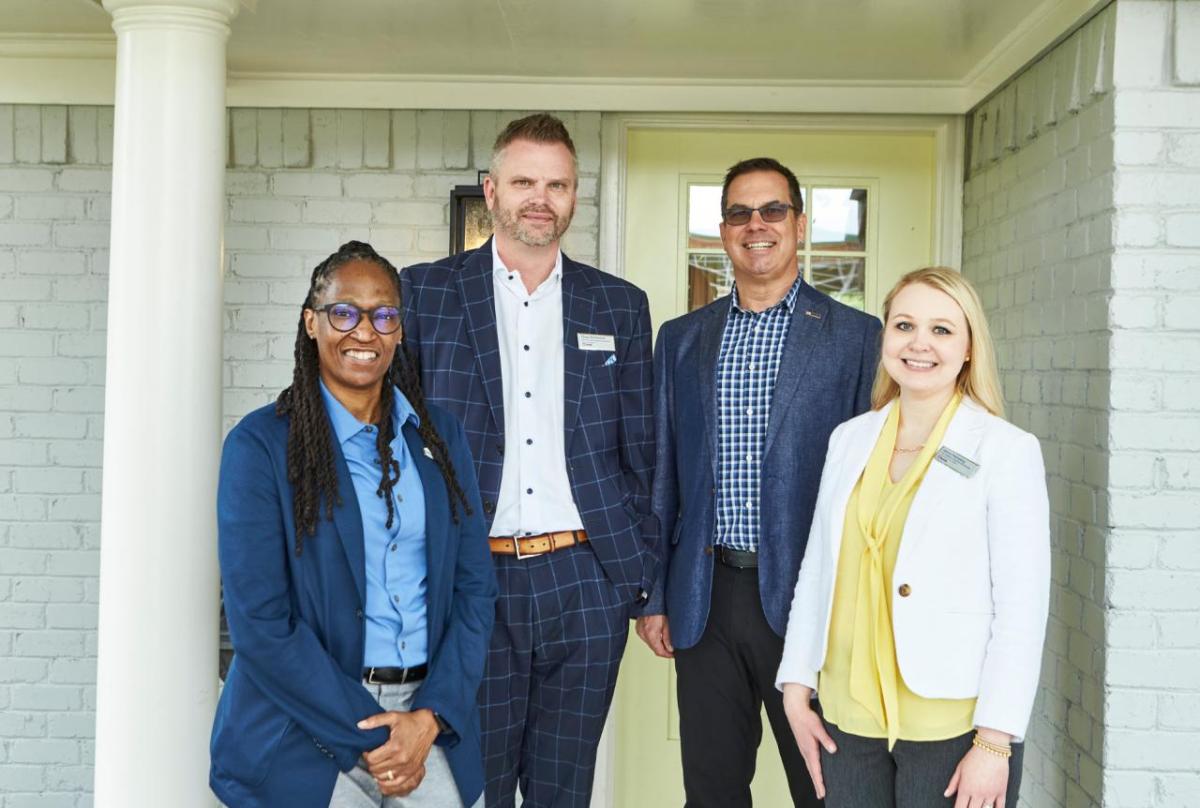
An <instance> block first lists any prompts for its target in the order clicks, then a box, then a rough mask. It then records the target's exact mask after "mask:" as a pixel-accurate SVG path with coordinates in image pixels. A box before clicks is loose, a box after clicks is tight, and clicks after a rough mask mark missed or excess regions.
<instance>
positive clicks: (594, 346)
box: [576, 334, 617, 353]
mask: <svg viewBox="0 0 1200 808" xmlns="http://www.w3.org/2000/svg"><path fill="white" fill-rule="evenodd" d="M576 337H578V339H579V350H581V351H609V352H610V353H611V352H613V351H616V350H617V341H616V340H614V339H613V335H612V334H576Z"/></svg>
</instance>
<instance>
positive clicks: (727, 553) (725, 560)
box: [714, 544, 758, 570]
mask: <svg viewBox="0 0 1200 808" xmlns="http://www.w3.org/2000/svg"><path fill="white" fill-rule="evenodd" d="M714 550H715V551H716V556H717V561H720V562H721V563H722V564H724V565H725V566H727V567H733V568H734V569H738V570H752V569H755V568H757V567H758V553H755V552H751V551H750V550H735V549H733V548H732V547H726V546H725V545H724V544H718V545H717V546H716V547H715V548H714Z"/></svg>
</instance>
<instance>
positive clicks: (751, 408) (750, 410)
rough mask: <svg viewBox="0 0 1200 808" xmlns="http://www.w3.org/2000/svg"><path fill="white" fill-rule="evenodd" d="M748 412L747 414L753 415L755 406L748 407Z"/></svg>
mask: <svg viewBox="0 0 1200 808" xmlns="http://www.w3.org/2000/svg"><path fill="white" fill-rule="evenodd" d="M746 414H747V415H753V414H754V408H753V407H747V408H746Z"/></svg>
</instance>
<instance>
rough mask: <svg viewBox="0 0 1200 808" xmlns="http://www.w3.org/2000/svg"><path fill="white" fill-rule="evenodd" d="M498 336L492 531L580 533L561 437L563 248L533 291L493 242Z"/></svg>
mask: <svg viewBox="0 0 1200 808" xmlns="http://www.w3.org/2000/svg"><path fill="white" fill-rule="evenodd" d="M492 268H493V274H492V283H493V288H494V293H495V298H496V337H497V339H498V340H499V343H500V376H501V379H502V380H503V385H504V450H505V451H504V468H503V471H502V472H501V475H500V495H499V497H498V498H497V502H496V518H495V520H493V522H492V530H491V534H492V535H493V536H531V535H536V534H538V533H548V532H551V531H555V530H579V529H581V528H582V527H583V520H582V519H580V518H579V509H578V508H576V507H575V499H574V497H573V496H572V494H571V481H570V479H568V477H567V460H566V445H565V442H564V438H563V409H564V406H565V405H564V401H563V306H562V272H563V268H562V252H561V251H560V252H559V253H558V256H557V257H556V258H555V261H554V270H553V271H552V272H551V273H550V276H549V277H548V278H546V280H544V281H542V283H541V285H539V286H538V288H537V289H534V290H533V293H532V294H531V293H529V292H528V291H526V289H525V284H524V282H523V281H522V280H521V275H520V273H518V272H516V271H514V270H510V269H509V268H508V267H506V266H505V265H504V261H503V260H501V258H500V253H499V252H498V251H497V250H496V242H495V241H494V240H493V241H492Z"/></svg>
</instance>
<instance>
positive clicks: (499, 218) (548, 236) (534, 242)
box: [492, 204, 575, 247]
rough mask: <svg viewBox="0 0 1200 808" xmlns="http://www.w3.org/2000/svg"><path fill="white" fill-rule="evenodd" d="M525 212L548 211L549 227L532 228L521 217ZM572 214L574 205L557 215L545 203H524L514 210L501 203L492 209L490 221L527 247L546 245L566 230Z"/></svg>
mask: <svg viewBox="0 0 1200 808" xmlns="http://www.w3.org/2000/svg"><path fill="white" fill-rule="evenodd" d="M526 213H549V214H550V215H551V216H553V217H554V219H553V222H552V225H551V227H550V228H549V229H540V228H538V229H534V228H533V227H531V226H529V225H528V224H527V223H526V222H525V220H524V219H522V218H521V217H522V216H523V215H524V214H526ZM574 214H575V210H574V206H572V209H571V211H570V212H569V213H567V215H566V216H559V215H558V213H557V212H556V211H555V210H554V209H553V208H551V207H548V206H546V205H525V206H523V207H521V208H520V209H519V210H517V211H515V212H514V211H513V210H511V209H510V208H508V207H505V206H504V205H503V204H497V205H496V207H495V209H494V210H493V211H492V223H493V226H494V227H495V229H497V230H503V231H504V233H505V234H507V235H508V236H509V237H510V238H512V239H515V240H516V241H519V242H521V243H522V244H524V245H526V246H528V247H548V246H550V245H551V244H553V243H554V242H556V241H558V240H559V239H560V238H562V235H563V233H566V232H567V228H568V227H570V226H571V217H572V216H573V215H574Z"/></svg>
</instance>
